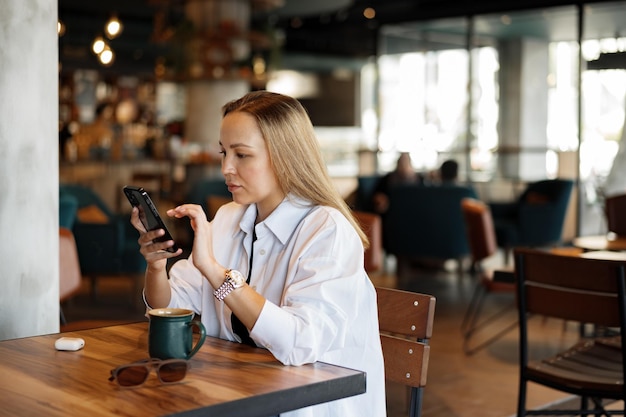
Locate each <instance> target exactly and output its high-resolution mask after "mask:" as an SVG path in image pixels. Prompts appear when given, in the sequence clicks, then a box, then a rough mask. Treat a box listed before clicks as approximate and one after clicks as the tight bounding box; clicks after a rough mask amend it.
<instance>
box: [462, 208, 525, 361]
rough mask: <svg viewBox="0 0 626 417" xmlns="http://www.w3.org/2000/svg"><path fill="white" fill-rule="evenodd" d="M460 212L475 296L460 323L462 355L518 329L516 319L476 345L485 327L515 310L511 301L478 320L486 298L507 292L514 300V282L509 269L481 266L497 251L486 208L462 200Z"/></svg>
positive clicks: (494, 234) (491, 224) (471, 352)
mask: <svg viewBox="0 0 626 417" xmlns="http://www.w3.org/2000/svg"><path fill="white" fill-rule="evenodd" d="M461 211H462V212H463V221H464V223H465V232H466V234H467V243H468V245H469V248H470V255H471V258H472V270H473V271H474V273H475V274H476V276H477V282H476V288H475V289H474V294H473V295H472V298H471V300H470V303H469V305H468V306H467V310H466V312H465V316H464V317H463V321H462V323H461V332H462V334H463V351H464V352H465V354H467V355H471V354H474V353H476V352H478V351H479V350H481V349H483V348H485V347H487V346H489V345H490V344H492V343H493V342H495V341H496V340H498V339H500V338H501V337H502V336H504V335H505V334H506V333H508V332H509V331H511V330H513V329H514V328H515V327H516V326H517V320H514V321H513V323H509V324H507V325H501V326H499V328H498V330H496V331H494V333H493V334H492V335H490V336H488V337H483V338H482V339H481V340H480V341H479V342H475V339H474V338H473V336H476V334H477V333H478V332H479V331H481V330H483V329H484V328H485V327H486V326H487V325H488V324H490V323H493V322H495V321H496V320H497V319H499V318H501V317H502V316H503V315H504V314H505V313H506V312H508V311H513V310H514V309H515V304H514V301H512V302H511V303H510V304H509V305H506V306H505V307H504V308H502V309H500V310H498V311H497V312H496V313H495V314H493V315H490V316H489V317H487V318H483V319H481V317H480V316H481V312H482V309H483V306H484V302H485V299H486V297H487V296H488V295H489V294H493V293H508V294H511V299H512V300H514V298H515V297H514V294H515V282H514V275H513V270H512V269H511V268H503V269H500V270H495V271H494V270H490V269H486V268H484V267H483V265H482V262H483V261H484V260H486V259H488V258H490V257H491V256H493V255H494V254H495V253H496V252H497V251H498V244H497V241H496V233H495V229H494V226H493V219H492V217H491V211H490V209H489V206H488V205H487V204H485V203H483V202H481V201H479V200H477V199H474V198H465V199H463V200H461ZM481 334H482V333H481Z"/></svg>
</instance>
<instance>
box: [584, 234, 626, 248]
mask: <svg viewBox="0 0 626 417" xmlns="http://www.w3.org/2000/svg"><path fill="white" fill-rule="evenodd" d="M572 244H573V245H574V246H576V247H577V248H581V249H583V250H586V251H595V250H600V251H626V236H617V235H616V234H614V233H609V234H606V235H597V236H580V237H577V238H574V241H573V242H572Z"/></svg>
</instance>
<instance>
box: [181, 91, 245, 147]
mask: <svg viewBox="0 0 626 417" xmlns="http://www.w3.org/2000/svg"><path fill="white" fill-rule="evenodd" d="M186 85H187V106H186V108H187V119H186V121H185V135H186V137H187V139H188V140H189V141H191V142H198V143H201V144H203V145H204V146H207V147H208V148H209V149H208V150H219V147H218V143H219V133H220V123H221V121H222V110H221V109H222V106H223V105H224V104H226V103H227V102H228V101H230V100H234V99H236V98H239V97H241V96H243V95H244V94H246V93H247V92H248V91H250V84H249V83H248V82H247V81H244V80H194V81H188V82H187V84H186Z"/></svg>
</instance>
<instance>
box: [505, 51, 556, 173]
mask: <svg viewBox="0 0 626 417" xmlns="http://www.w3.org/2000/svg"><path fill="white" fill-rule="evenodd" d="M548 46H549V45H548V43H547V42H544V41H538V40H530V39H516V40H511V41H506V42H502V43H501V44H500V46H499V54H500V97H501V99H504V100H503V101H501V102H500V122H499V135H500V146H502V147H504V148H508V149H509V150H511V151H512V152H510V153H501V154H500V155H499V168H500V171H501V173H502V174H503V175H504V176H505V177H507V178H518V179H522V180H525V181H532V180H538V179H543V178H545V177H546V153H545V149H546V147H547V143H548V137H547V126H548V85H547V77H548V72H549V50H548ZM542 150H544V151H542Z"/></svg>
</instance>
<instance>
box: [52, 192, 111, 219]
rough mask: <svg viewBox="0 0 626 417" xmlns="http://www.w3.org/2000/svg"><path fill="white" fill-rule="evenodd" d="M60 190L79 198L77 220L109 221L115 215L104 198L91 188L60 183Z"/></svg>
mask: <svg viewBox="0 0 626 417" xmlns="http://www.w3.org/2000/svg"><path fill="white" fill-rule="evenodd" d="M59 192H60V193H61V194H62V195H63V194H67V195H71V196H73V197H74V198H76V199H77V200H78V210H77V213H76V215H77V220H78V221H79V222H85V223H107V222H109V221H112V220H113V219H114V217H115V215H114V214H113V212H112V211H111V209H110V208H109V207H108V206H107V205H106V203H105V202H104V200H103V199H102V198H100V196H99V195H98V194H96V192H95V191H94V190H92V189H91V188H89V187H87V186H84V185H80V184H60V185H59Z"/></svg>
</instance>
